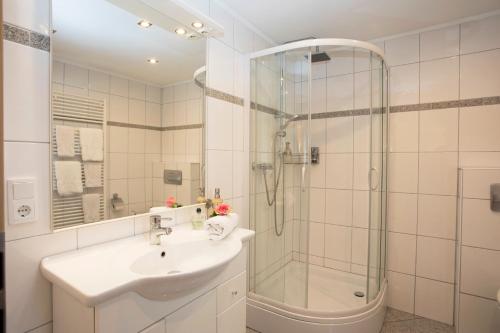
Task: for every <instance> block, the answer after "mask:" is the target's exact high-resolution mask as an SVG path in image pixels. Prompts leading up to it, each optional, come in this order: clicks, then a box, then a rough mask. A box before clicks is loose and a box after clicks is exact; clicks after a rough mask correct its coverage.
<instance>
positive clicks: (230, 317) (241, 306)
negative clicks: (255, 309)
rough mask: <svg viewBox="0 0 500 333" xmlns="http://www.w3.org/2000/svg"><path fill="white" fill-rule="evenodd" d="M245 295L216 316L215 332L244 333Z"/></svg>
mask: <svg viewBox="0 0 500 333" xmlns="http://www.w3.org/2000/svg"><path fill="white" fill-rule="evenodd" d="M246 305H247V302H246V297H243V298H242V299H240V300H239V301H238V302H237V303H236V304H234V305H233V306H231V307H230V308H229V309H227V310H226V311H224V312H223V313H221V314H220V315H218V316H217V333H245V332H246V326H247V325H246V324H247V309H246Z"/></svg>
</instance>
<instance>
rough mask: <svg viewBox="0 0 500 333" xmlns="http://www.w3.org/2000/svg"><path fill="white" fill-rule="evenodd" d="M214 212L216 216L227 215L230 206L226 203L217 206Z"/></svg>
mask: <svg viewBox="0 0 500 333" xmlns="http://www.w3.org/2000/svg"><path fill="white" fill-rule="evenodd" d="M214 212H215V213H216V214H217V215H227V214H229V213H230V212H231V206H229V205H228V204H226V203H221V204H218V205H217V206H215V208H214Z"/></svg>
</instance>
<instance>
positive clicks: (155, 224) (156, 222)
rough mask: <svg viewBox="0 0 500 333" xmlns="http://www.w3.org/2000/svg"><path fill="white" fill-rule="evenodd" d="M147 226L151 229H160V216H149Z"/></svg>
mask: <svg viewBox="0 0 500 333" xmlns="http://www.w3.org/2000/svg"><path fill="white" fill-rule="evenodd" d="M149 225H150V226H151V229H158V228H160V227H161V216H160V215H151V216H150V217H149Z"/></svg>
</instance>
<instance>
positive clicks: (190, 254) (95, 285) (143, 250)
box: [41, 224, 253, 306]
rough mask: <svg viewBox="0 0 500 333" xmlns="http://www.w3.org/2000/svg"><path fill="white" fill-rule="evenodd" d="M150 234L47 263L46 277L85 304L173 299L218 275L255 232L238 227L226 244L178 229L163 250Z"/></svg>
mask: <svg viewBox="0 0 500 333" xmlns="http://www.w3.org/2000/svg"><path fill="white" fill-rule="evenodd" d="M147 236H148V234H145V235H140V236H136V237H131V238H126V239H123V240H118V241H113V242H109V243H105V244H101V245H96V246H91V247H88V248H84V249H80V250H76V251H71V252H66V253H63V254H59V255H55V256H51V257H47V258H44V259H43V260H42V262H41V271H42V274H43V276H44V277H45V278H47V279H48V280H49V281H50V282H52V283H53V284H55V285H57V286H59V287H61V288H62V289H64V290H65V291H66V292H68V293H69V294H71V295H73V296H74V297H76V298H77V299H78V300H80V302H82V303H83V304H85V305H88V306H94V305H96V304H99V303H102V302H104V301H106V300H109V299H111V298H113V297H116V296H118V295H121V294H123V293H126V292H130V291H132V292H137V293H139V294H140V295H142V296H143V297H145V298H148V299H153V300H168V299H172V298H174V297H179V296H182V295H184V294H187V293H190V292H192V291H193V290H195V289H196V288H198V287H202V286H203V285H204V284H205V283H208V282H209V281H210V280H212V279H213V278H214V277H215V276H217V275H218V274H219V273H220V272H221V271H222V270H223V269H224V268H225V267H226V266H227V264H229V262H230V261H231V260H232V259H233V258H235V257H236V256H237V255H238V254H239V253H240V251H241V249H242V242H243V241H245V240H247V239H249V238H250V237H252V236H253V231H250V230H247V229H241V228H238V229H236V230H235V231H233V233H231V234H230V235H229V236H228V237H226V238H225V239H223V240H221V241H211V240H209V239H208V235H207V233H206V232H204V231H193V230H191V227H190V225H189V224H186V225H179V226H176V227H174V231H173V233H172V234H171V235H169V236H164V242H162V245H161V246H160V245H151V244H150V243H149V238H148V237H147Z"/></svg>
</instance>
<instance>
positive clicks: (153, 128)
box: [106, 121, 203, 132]
mask: <svg viewBox="0 0 500 333" xmlns="http://www.w3.org/2000/svg"><path fill="white" fill-rule="evenodd" d="M106 124H107V125H108V126H116V127H125V128H137V129H145V130H153V131H160V132H162V131H177V130H184V129H195V128H203V124H192V125H180V126H167V127H158V126H148V125H137V124H127V123H120V122H117V121H108V122H106Z"/></svg>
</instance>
